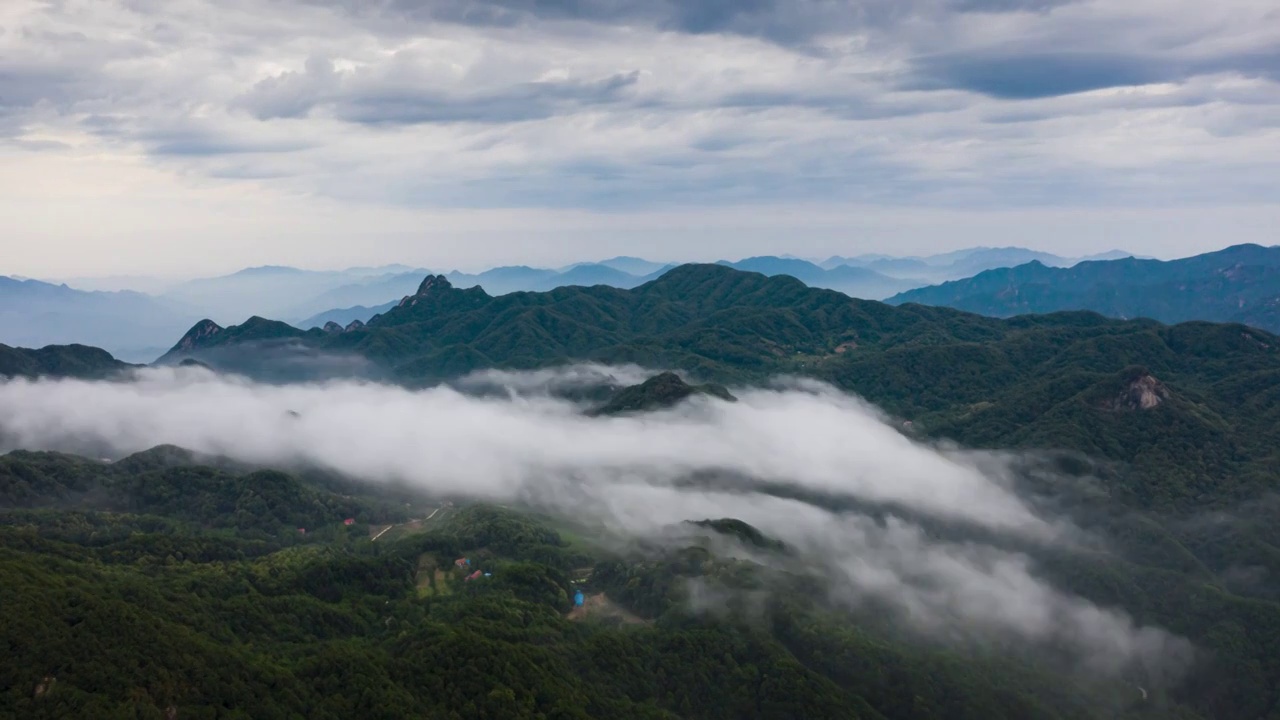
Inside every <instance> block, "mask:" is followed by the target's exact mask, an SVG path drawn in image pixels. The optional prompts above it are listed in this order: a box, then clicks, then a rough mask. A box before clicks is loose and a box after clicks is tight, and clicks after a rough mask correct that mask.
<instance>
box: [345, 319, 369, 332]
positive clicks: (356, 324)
mask: <svg viewBox="0 0 1280 720" xmlns="http://www.w3.org/2000/svg"><path fill="white" fill-rule="evenodd" d="M363 329H364V323H362V322H360V321H359V320H352V321H351V322H350V323H347V326H346V327H345V328H343V329H342V332H351V331H352V330H363Z"/></svg>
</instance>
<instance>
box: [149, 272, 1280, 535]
mask: <svg viewBox="0 0 1280 720" xmlns="http://www.w3.org/2000/svg"><path fill="white" fill-rule="evenodd" d="M193 337H194V339H193ZM245 338H252V339H254V342H246V341H245V340H244V339H245ZM188 341H189V342H188ZM262 342H272V343H284V344H287V345H289V346H295V345H296V346H298V347H303V348H306V349H307V350H308V351H313V352H322V353H334V354H338V355H343V356H346V355H350V356H354V357H359V358H361V359H366V360H368V361H369V362H371V363H374V364H375V365H377V366H380V367H383V368H386V369H387V371H388V372H389V373H390V375H391V376H392V377H394V378H396V379H398V380H399V381H401V382H406V383H409V384H423V383H432V382H436V381H438V380H443V379H447V378H449V377H455V376H457V375H461V374H464V373H466V372H470V371H473V370H477V369H483V368H491V367H498V368H538V367H547V366H553V365H559V364H564V363H568V362H573V361H598V362H605V363H636V364H639V365H641V366H646V367H652V368H670V369H675V370H679V371H683V372H685V373H688V374H690V375H691V376H693V377H696V378H699V379H701V380H705V381H711V382H718V383H722V384H730V385H732V384H735V383H742V382H753V381H757V380H762V379H765V378H767V377H770V376H774V375H778V374H800V375H806V376H810V377H815V378H818V379H821V380H825V381H828V382H830V383H832V384H833V385H835V386H836V387H839V388H841V389H844V390H846V391H851V392H855V393H857V394H859V395H861V396H863V397H865V398H867V399H868V400H870V401H871V402H873V403H876V404H877V405H879V406H881V407H882V408H884V409H886V410H887V411H889V412H890V413H892V414H893V415H895V416H897V417H899V418H900V419H902V420H904V421H908V420H909V421H911V422H912V424H913V426H914V428H915V429H916V431H917V432H921V433H925V434H927V435H930V436H933V437H943V438H950V439H954V440H958V441H960V442H963V443H966V444H969V445H974V446H979V447H1032V448H1057V449H1066V450H1073V451H1077V452H1081V453H1085V454H1087V455H1089V456H1092V457H1096V458H1106V459H1110V460H1114V461H1118V462H1120V463H1122V464H1123V465H1124V466H1125V467H1128V468H1130V472H1126V476H1128V477H1133V478H1136V479H1135V480H1134V483H1135V485H1133V486H1132V487H1131V488H1130V489H1129V491H1128V492H1131V493H1132V496H1131V497H1130V499H1131V500H1132V501H1133V502H1135V503H1138V504H1140V505H1148V504H1152V503H1154V504H1161V505H1170V506H1178V507H1182V508H1184V509H1188V510H1190V509H1192V508H1194V507H1196V506H1198V505H1199V504H1202V503H1211V504H1212V503H1230V502H1235V501H1238V500H1241V499H1245V498H1249V497H1256V496H1257V495H1258V493H1260V492H1262V491H1265V490H1267V489H1272V490H1274V489H1275V488H1276V487H1277V486H1280V480H1278V479H1277V474H1276V471H1275V469H1274V467H1275V465H1274V463H1273V462H1272V460H1273V459H1274V448H1275V447H1276V446H1277V444H1280V430H1278V428H1280V338H1277V337H1275V336H1273V335H1270V334H1268V333H1266V332H1263V331H1261V330H1257V329H1253V328H1248V327H1246V326H1243V325H1231V324H1224V325H1215V324H1211V323H1186V324H1182V325H1175V326H1164V325H1160V324H1158V323H1156V322H1153V321H1145V320H1138V321H1120V320H1109V319H1106V318H1103V317H1102V316H1100V315H1096V314H1093V313H1085V312H1074V313H1056V314H1051V315H1042V316H1023V317H1017V318H1012V319H1008V320H1001V319H994V318H987V317H981V316H977V315H972V314H968V313H964V312H960V311H956V310H952V309H949V308H935V307H928V306H923V305H907V306H903V307H893V306H890V305H886V304H883V303H878V302H872V301H861V300H855V299H851V298H849V297H847V296H844V295H841V294H839V293H836V292H832V291H827V290H815V289H812V288H809V287H806V286H805V285H804V284H802V283H801V282H799V281H797V280H794V279H792V278H787V277H764V276H762V275H758V274H754V273H743V272H738V271H735V270H732V269H729V268H725V267H719V266H714V265H693V266H682V267H680V268H677V269H675V270H673V271H671V272H669V273H667V274H666V275H664V276H663V277H662V278H659V279H658V280H655V281H653V282H650V283H647V284H646V285H643V286H641V287H639V288H636V289H633V290H617V289H614V288H607V287H593V288H560V289H557V290H554V291H552V292H548V293H513V294H510V295H504V296H500V297H496V298H494V297H489V296H488V295H486V294H485V293H484V292H483V291H482V290H480V289H477V288H472V289H468V290H458V289H456V288H453V287H451V286H450V285H449V284H448V281H447V280H444V279H442V278H440V277H438V276H433V277H429V278H428V279H427V280H424V282H423V283H422V288H421V289H420V291H419V293H417V294H415V295H413V296H407V297H406V298H404V299H403V300H402V301H401V303H400V304H399V306H398V307H396V308H394V309H393V310H391V311H388V312H387V313H385V314H384V315H382V316H380V317H378V318H375V319H373V320H372V321H371V322H370V323H369V324H368V325H367V326H364V327H359V328H354V329H352V330H348V331H345V332H342V333H324V332H322V331H319V330H312V331H307V332H303V331H301V330H297V329H296V328H290V327H289V326H287V325H284V324H283V323H273V322H270V321H265V320H261V319H254V320H251V321H250V322H248V323H245V325H243V326H233V327H232V328H227V329H220V330H218V331H214V332H212V334H210V333H209V328H208V327H204V328H203V329H200V331H199V332H195V336H189V338H188V339H187V340H184V343H182V344H180V345H179V346H178V347H175V349H174V351H172V352H171V353H170V355H169V356H167V358H168V360H169V361H173V360H176V359H177V358H181V357H197V358H201V357H210V355H209V354H208V353H209V351H214V350H216V351H218V353H219V354H218V355H216V357H217V358H218V359H219V360H220V361H222V362H224V363H225V362H226V359H227V358H228V357H230V358H232V359H233V360H234V358H235V357H236V353H243V355H244V357H246V358H249V359H250V360H253V359H256V358H259V357H260V356H261V353H262ZM211 364H213V365H214V366H215V367H217V366H218V364H217V363H211ZM224 367H225V365H224ZM231 369H236V365H235V364H234V362H233V363H231ZM1135 372H1138V374H1139V375H1141V376H1147V375H1149V376H1150V377H1151V378H1152V379H1153V380H1154V381H1157V382H1159V383H1160V385H1161V387H1162V388H1165V391H1166V392H1167V394H1168V400H1167V401H1163V402H1161V403H1160V404H1159V405H1158V406H1156V407H1152V408H1147V409H1140V410H1136V411H1135V410H1128V409H1127V408H1125V407H1124V406H1123V405H1122V404H1121V405H1117V404H1116V403H1115V402H1113V401H1114V399H1115V398H1116V397H1117V396H1119V395H1120V394H1122V393H1123V392H1127V391H1126V389H1125V388H1126V387H1127V384H1129V383H1131V382H1133V381H1134V379H1135V378H1134V377H1132V375H1133V373H1135ZM1156 477H1159V478H1160V482H1159V483H1155V482H1154V478H1156ZM1117 487H1129V486H1127V485H1125V484H1124V483H1119V484H1118V485H1117Z"/></svg>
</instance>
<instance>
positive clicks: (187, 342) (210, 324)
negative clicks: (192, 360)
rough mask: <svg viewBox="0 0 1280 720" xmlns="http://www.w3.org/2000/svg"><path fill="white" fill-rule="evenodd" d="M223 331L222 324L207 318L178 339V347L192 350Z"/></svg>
mask: <svg viewBox="0 0 1280 720" xmlns="http://www.w3.org/2000/svg"><path fill="white" fill-rule="evenodd" d="M220 332H222V326H221V325H219V324H218V323H216V322H214V321H212V320H210V319H208V318H205V319H204V320H201V321H200V322H198V323H196V324H195V325H193V326H192V327H191V329H190V330H188V331H187V334H186V335H183V336H182V339H181V340H179V341H178V348H179V349H181V350H192V349H195V348H196V347H199V346H200V345H201V344H203V342H204V341H205V340H207V339H209V338H210V337H213V336H214V335H217V334H218V333H220Z"/></svg>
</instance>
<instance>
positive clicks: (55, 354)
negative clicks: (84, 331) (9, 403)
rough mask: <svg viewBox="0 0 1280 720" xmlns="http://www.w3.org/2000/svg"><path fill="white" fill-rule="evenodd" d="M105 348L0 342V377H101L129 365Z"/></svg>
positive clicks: (122, 369)
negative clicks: (31, 346)
mask: <svg viewBox="0 0 1280 720" xmlns="http://www.w3.org/2000/svg"><path fill="white" fill-rule="evenodd" d="M133 367H140V366H138V365H130V364H128V363H123V362H120V361H119V360H116V359H115V358H114V357H112V356H111V353H108V352H107V351H106V350H102V349H100V348H96V347H89V346H87V345H49V346H46V347H43V348H39V349H28V348H13V347H9V346H8V345H3V344H0V379H3V378H5V377H40V376H46V377H76V378H84V379H91V380H96V379H101V378H105V377H110V376H112V375H114V374H116V373H119V372H121V371H124V370H128V369H129V368H133Z"/></svg>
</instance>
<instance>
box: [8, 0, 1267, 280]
mask: <svg viewBox="0 0 1280 720" xmlns="http://www.w3.org/2000/svg"><path fill="white" fill-rule="evenodd" d="M1278 177H1280V5H1277V3H1276V2H1275V0H1218V1H1217V2H1204V1H1203V0H1082V1H1078V2H1077V1H1073V0H852V1H846V0H51V1H49V2H40V1H37V0H3V2H0V218H3V219H4V222H3V226H2V227H0V244H3V250H4V252H3V254H2V255H0V257H2V259H0V273H3V274H23V275H77V274H81V275H83V274H106V273H131V272H139V273H143V272H145V273H182V274H191V273H199V274H207V273H211V272H220V271H226V270H233V269H236V268H238V267H242V266H245V265H254V264H264V263H285V264H292V265H298V266H303V267H316V268H320V267H339V266H345V265H352V264H373V263H381V262H405V263H410V264H414V265H422V266H426V267H432V268H440V269H444V268H452V267H463V268H475V267H483V266H488V265H494V264H507V263H516V262H525V263H531V264H558V263H561V262H567V261H572V260H582V259H596V258H603V257H608V256H611V255H617V254H620V253H625V254H631V255H641V256H645V257H650V258H652V259H656V260H710V259H717V258H722V257H729V258H737V257H742V256H746V255H752V254H761V253H773V254H781V253H788V252H789V253H793V254H797V255H811V256H825V255H830V254H836V253H839V254H844V255H850V254H857V253H860V252H891V253H896V254H905V253H927V252H938V251H945V250H950V249H955V248H958V247H963V246H970V245H977V244H984V245H1013V244H1016V245H1024V246H1030V247H1036V248H1042V249H1048V250H1053V251H1056V252H1059V253H1061V254H1067V255H1071V254H1084V253H1090V252H1096V251H1102V250H1108V249H1111V248H1116V247H1120V248H1123V249H1127V250H1131V251H1135V252H1139V253H1147V254H1152V255H1158V256H1165V257H1170V256H1177V255H1186V254H1191V253H1194V252H1198V251H1202V250H1208V249H1213V248H1217V247H1222V246H1224V245H1227V244H1232V243H1235V242H1261V243H1264V244H1273V243H1275V242H1276V238H1275V228H1276V227H1278V226H1280V191H1278V190H1277V186H1278V183H1277V180H1276V179H1277V178H1278Z"/></svg>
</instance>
